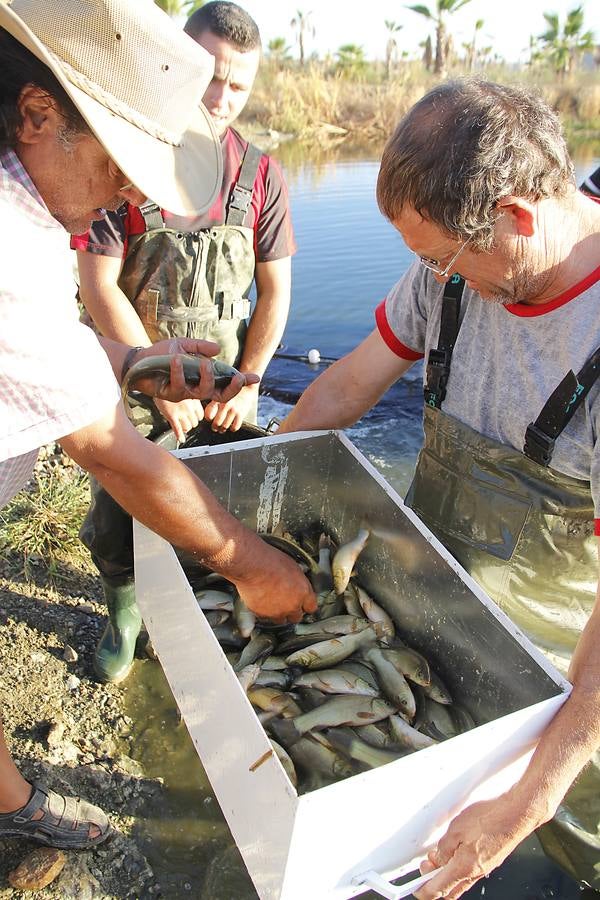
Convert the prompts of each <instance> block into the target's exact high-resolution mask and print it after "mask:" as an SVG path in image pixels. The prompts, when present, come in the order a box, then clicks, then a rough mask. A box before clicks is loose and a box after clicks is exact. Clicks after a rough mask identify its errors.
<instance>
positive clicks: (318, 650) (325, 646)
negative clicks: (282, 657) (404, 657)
mask: <svg viewBox="0 0 600 900" xmlns="http://www.w3.org/2000/svg"><path fill="white" fill-rule="evenodd" d="M376 637H377V632H376V631H375V629H374V628H372V627H369V628H365V630H364V631H359V632H358V633H357V634H344V635H341V637H335V638H331V640H328V641H320V642H319V643H315V644H311V645H310V646H309V647H305V648H304V649H303V650H298V651H297V652H296V653H292V654H291V655H290V656H288V657H286V661H287V663H288V665H290V666H293V665H300V666H305V667H306V668H307V669H329V668H331V667H332V666H335V665H336V663H339V662H341V661H342V660H343V659H346V657H348V656H350V655H351V654H352V653H354V651H355V650H357V649H358V648H359V647H363V646H365V645H367V644H370V643H372V642H373V641H374V640H375V638H376Z"/></svg>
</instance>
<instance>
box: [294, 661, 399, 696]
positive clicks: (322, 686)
mask: <svg viewBox="0 0 600 900" xmlns="http://www.w3.org/2000/svg"><path fill="white" fill-rule="evenodd" d="M293 684H294V686H299V687H312V688H316V689H317V690H319V691H323V693H324V694H360V695H361V696H363V697H379V695H380V693H381V692H380V691H379V689H378V688H374V687H373V686H372V685H371V684H369V682H368V681H365V679H364V678H361V677H360V676H359V675H355V674H354V673H353V672H348V671H346V670H345V669H343V668H339V669H316V670H315V671H313V672H304V674H303V675H299V676H298V677H297V678H295V679H294V681H293Z"/></svg>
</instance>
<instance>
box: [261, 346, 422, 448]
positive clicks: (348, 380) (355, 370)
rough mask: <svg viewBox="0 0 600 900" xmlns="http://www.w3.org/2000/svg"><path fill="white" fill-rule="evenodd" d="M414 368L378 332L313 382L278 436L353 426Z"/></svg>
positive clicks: (284, 422)
mask: <svg viewBox="0 0 600 900" xmlns="http://www.w3.org/2000/svg"><path fill="white" fill-rule="evenodd" d="M412 365H413V361H412V360H407V359H402V358H401V357H399V356H396V354H395V353H392V351H391V350H390V349H389V347H388V346H387V344H386V343H385V341H384V340H383V339H382V337H381V335H380V334H379V331H378V330H377V329H375V330H374V331H373V332H371V334H370V335H369V337H367V338H365V340H364V341H363V342H362V344H359V345H358V347H356V349H355V350H353V351H352V352H351V353H349V354H348V355H347V356H344V357H343V358H342V359H340V360H338V362H335V363H333V365H331V366H330V367H329V368H328V369H326V370H325V371H324V372H323V374H322V375H319V377H318V378H317V379H316V380H315V381H313V383H312V384H311V385H310V386H309V387H308V388H307V389H306V390H305V391H304V393H303V394H302V396H301V397H300V399H299V400H298V403H297V404H296V406H295V407H294V409H293V410H292V411H291V413H290V414H289V415H288V416H287V418H286V419H285V420H284V421H283V423H282V424H281V427H280V428H279V431H278V434H281V433H283V432H290V431H305V430H312V429H314V430H319V429H325V428H345V427H346V426H347V425H353V424H354V422H357V421H358V420H359V419H360V418H361V416H363V415H364V414H365V413H366V412H367V411H368V410H369V409H371V407H373V406H375V404H376V403H377V401H378V400H379V399H380V398H381V397H382V396H383V394H384V393H385V392H386V391H387V389H388V388H389V387H391V385H392V384H394V382H395V381H397V380H398V378H400V377H401V376H402V375H404V373H405V372H407V371H408V369H410V367H411V366H412Z"/></svg>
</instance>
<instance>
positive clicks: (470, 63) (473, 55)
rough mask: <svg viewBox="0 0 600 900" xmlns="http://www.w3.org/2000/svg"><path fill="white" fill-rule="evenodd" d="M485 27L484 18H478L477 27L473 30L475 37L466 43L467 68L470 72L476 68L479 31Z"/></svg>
mask: <svg viewBox="0 0 600 900" xmlns="http://www.w3.org/2000/svg"><path fill="white" fill-rule="evenodd" d="M482 28H483V19H477V21H476V22H475V28H474V31H473V37H472V38H471V40H470V41H469V43H468V44H465V45H464V46H465V50H466V51H467V69H468V70H469V72H473V71H474V69H475V64H476V63H477V32H479V31H481V29H482Z"/></svg>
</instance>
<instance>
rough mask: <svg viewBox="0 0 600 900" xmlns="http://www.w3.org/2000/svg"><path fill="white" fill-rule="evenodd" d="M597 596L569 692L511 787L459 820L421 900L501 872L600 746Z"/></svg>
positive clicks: (432, 863) (435, 858)
mask: <svg viewBox="0 0 600 900" xmlns="http://www.w3.org/2000/svg"><path fill="white" fill-rule="evenodd" d="M599 596H600V591H597V593H596V604H595V606H594V611H593V613H592V615H591V616H590V619H589V621H588V623H587V625H586V627H585V629H584V630H583V632H582V635H581V638H580V639H579V642H578V644H577V648H576V650H575V653H574V655H573V660H572V662H571V667H570V669H569V678H570V680H571V682H572V684H573V691H572V693H571V695H570V697H569V698H568V700H567V701H566V702H565V703H564V705H563V706H562V707H561V709H560V710H559V712H558V713H557V715H556V716H555V717H554V719H553V720H552V722H551V723H550V725H548V727H547V728H546V730H545V731H544V733H543V735H542V737H541V739H540V742H539V744H538V746H537V748H536V751H535V753H534V755H533V757H532V759H531V761H530V763H529V766H528V767H527V770H526V771H525V773H524V775H523V776H522V778H521V779H520V781H518V782H517V784H516V785H515V786H514V787H513V788H512V789H511V790H510V791H508V792H507V793H506V794H503V795H502V796H501V797H499V798H498V799H497V800H491V801H484V802H482V803H476V804H474V805H473V806H470V807H468V808H467V809H466V810H465V811H464V812H463V813H461V814H460V815H459V816H457V818H456V819H454V820H453V822H452V823H451V825H450V828H449V829H448V831H447V833H446V835H445V836H444V837H443V838H442V839H441V840H440V842H439V844H438V847H437V849H436V850H435V851H434V852H433V853H432V854H430V856H429V860H428V862H426V863H424V864H423V867H422V868H423V871H431V870H432V869H434V868H437V867H438V866H443V870H442V871H441V872H440V873H439V874H438V875H436V876H435V877H434V878H433V879H432V880H431V881H430V882H429V883H428V884H427V885H425V887H423V888H422V889H421V890H420V891H418V892H417V893H416V894H415V897H418V898H419V900H434V898H437V897H449V896H452V897H453V898H455V897H460V896H461V895H462V894H463V893H464V892H465V891H467V890H468V889H469V888H470V887H472V886H473V884H475V882H476V881H478V880H479V878H481V877H482V876H484V875H487V874H489V872H491V871H492V870H493V869H495V868H496V867H497V866H499V865H500V864H501V863H502V862H503V861H504V860H505V859H506V857H507V856H508V855H509V854H510V853H511V852H512V851H513V850H514V849H515V847H516V846H517V845H518V844H520V843H521V841H522V840H524V839H525V838H526V837H527V836H528V835H529V834H531V832H532V831H534V830H535V829H536V828H538V827H539V826H540V825H543V824H544V823H545V822H548V821H549V820H550V819H551V818H552V816H553V815H554V813H555V812H556V809H557V807H558V805H559V803H560V802H561V800H562V798H563V797H564V795H565V794H566V793H567V791H568V789H569V788H570V786H571V784H572V783H573V781H574V780H575V778H576V777H577V775H578V774H579V773H580V772H581V770H582V769H583V767H584V766H585V764H586V762H587V761H588V760H589V758H590V757H591V756H592V754H593V753H594V752H595V751H596V750H597V749H598V747H600V599H599Z"/></svg>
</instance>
